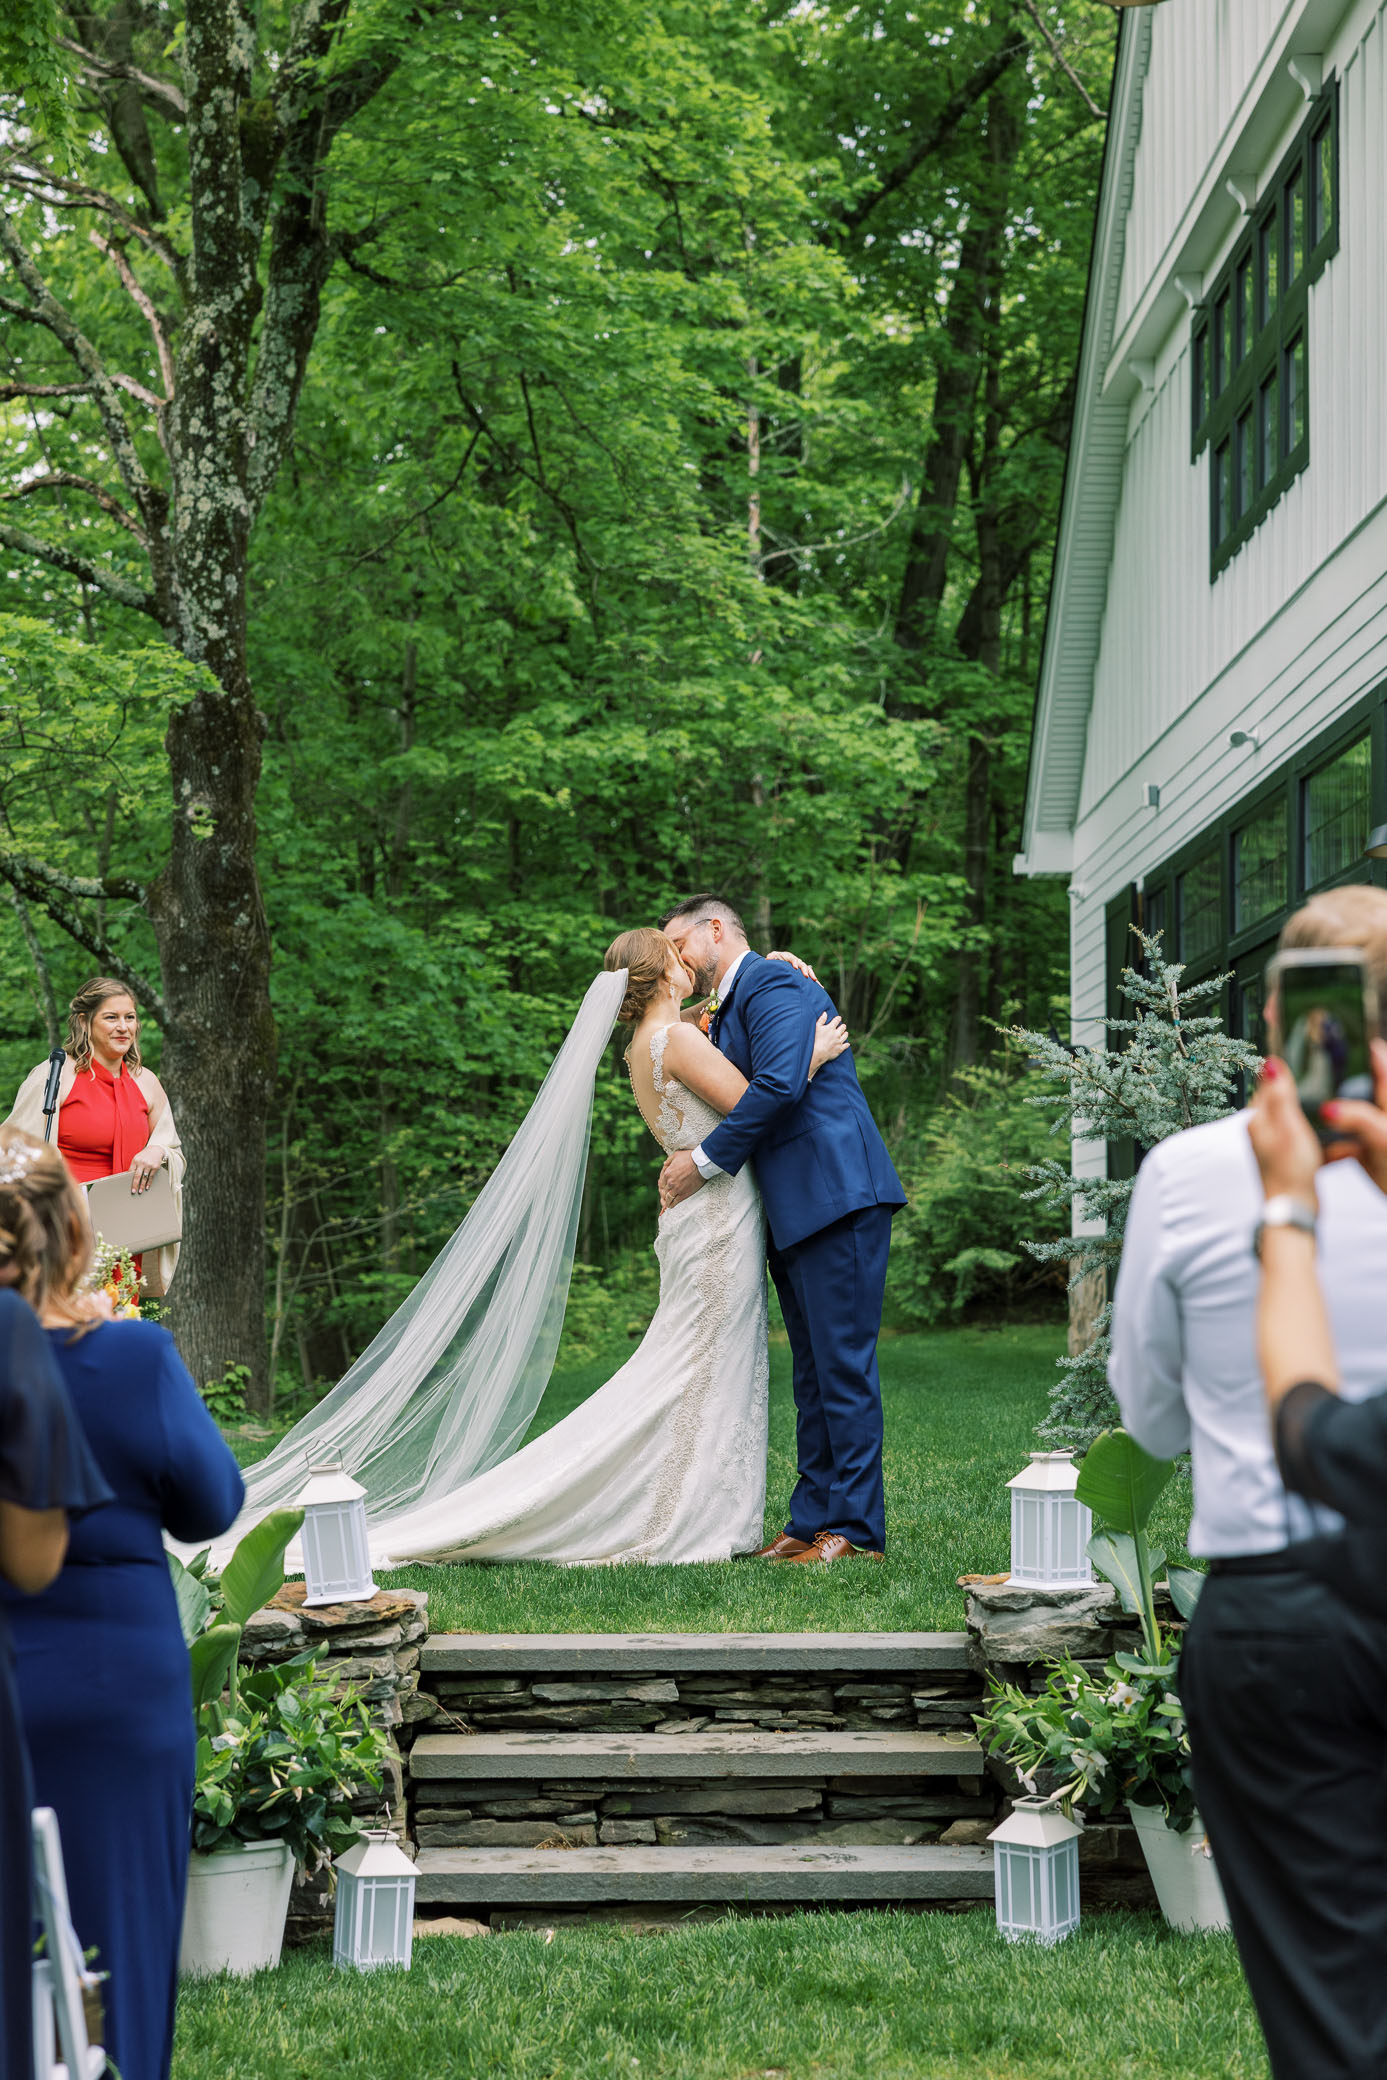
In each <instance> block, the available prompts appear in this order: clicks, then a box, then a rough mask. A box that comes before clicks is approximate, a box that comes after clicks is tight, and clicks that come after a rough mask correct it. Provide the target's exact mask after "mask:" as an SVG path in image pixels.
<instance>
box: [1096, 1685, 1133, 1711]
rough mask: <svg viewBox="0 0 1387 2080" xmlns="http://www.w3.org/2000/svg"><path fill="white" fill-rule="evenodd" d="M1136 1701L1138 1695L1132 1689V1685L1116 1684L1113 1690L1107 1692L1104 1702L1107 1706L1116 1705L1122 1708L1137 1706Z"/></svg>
mask: <svg viewBox="0 0 1387 2080" xmlns="http://www.w3.org/2000/svg"><path fill="white" fill-rule="evenodd" d="M1136 1701H1137V1693H1136V1691H1135V1690H1134V1689H1133V1688H1132V1686H1131V1684H1130V1683H1122V1682H1117V1683H1114V1684H1113V1686H1112V1688H1111V1690H1108V1691H1105V1692H1104V1695H1103V1702H1104V1703H1105V1704H1114V1705H1119V1706H1122V1705H1129V1704H1135V1703H1136Z"/></svg>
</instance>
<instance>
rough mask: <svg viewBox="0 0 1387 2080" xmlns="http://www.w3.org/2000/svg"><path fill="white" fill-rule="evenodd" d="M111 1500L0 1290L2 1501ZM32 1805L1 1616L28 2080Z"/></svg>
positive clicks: (5, 2023) (5, 1759) (9, 1914)
mask: <svg viewBox="0 0 1387 2080" xmlns="http://www.w3.org/2000/svg"><path fill="white" fill-rule="evenodd" d="M110 1498H111V1491H110V1489H109V1488H108V1487H107V1485H106V1483H105V1481H104V1480H103V1479H102V1478H101V1475H100V1473H99V1472H98V1470H97V1465H96V1461H95V1460H94V1459H93V1457H92V1455H91V1453H90V1451H89V1450H88V1449H87V1442H86V1439H85V1438H84V1437H83V1435H82V1428H81V1425H80V1423H78V1421H77V1419H76V1417H75V1416H74V1415H73V1412H72V1405H71V1403H70V1402H69V1400H68V1397H67V1392H66V1389H65V1388H64V1386H63V1383H62V1380H61V1378H60V1377H59V1374H58V1368H57V1366H56V1365H55V1364H54V1363H53V1358H52V1354H51V1353H50V1351H49V1348H48V1339H47V1338H46V1337H45V1335H44V1333H43V1331H42V1329H41V1328H40V1327H39V1321H38V1316H37V1315H36V1314H35V1313H34V1311H33V1309H32V1308H31V1307H28V1306H26V1304H25V1302H24V1301H23V1300H21V1299H20V1297H19V1295H18V1293H15V1292H12V1291H11V1290H10V1289H9V1288H8V1287H0V1502H13V1503H15V1504H17V1505H18V1507H19V1508H20V1509H33V1510H47V1509H64V1510H68V1511H71V1512H76V1511H79V1510H89V1509H95V1508H97V1507H99V1505H100V1504H101V1503H103V1502H108V1501H109V1500H110ZM16 1593H17V1592H16ZM33 1804H34V1797H33V1782H32V1778H31V1775H30V1769H29V1755H28V1750H27V1748H26V1747H25V1743H24V1734H23V1729H22V1727H21V1725H20V1718H19V1703H18V1699H17V1698H16V1696H15V1686H14V1669H13V1653H12V1649H11V1645H10V1633H9V1627H8V1625H7V1624H6V1622H5V1613H4V1610H3V1609H0V2073H3V2074H5V2075H6V2076H8V2075H10V2074H12V2073H13V2074H17V2075H20V2076H21V2080H29V2075H30V2074H31V2073H32V2071H33V2065H34V2054H33V2045H32V2042H31V2034H30V2025H31V2020H32V2014H33V2002H32V1998H31V1994H30V1986H29V1979H30V1973H29V1966H30V1960H31V1958H32V1955H33V1935H34V1928H33V1912H32V1900H33V1890H34V1884H33V1856H32V1843H31V1836H30V1828H29V1810H30V1807H31V1806H32V1805H33Z"/></svg>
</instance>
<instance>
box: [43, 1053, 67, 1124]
mask: <svg viewBox="0 0 1387 2080" xmlns="http://www.w3.org/2000/svg"><path fill="white" fill-rule="evenodd" d="M66 1060H67V1054H66V1052H65V1050H64V1049H63V1048H61V1047H55V1048H54V1049H53V1052H52V1054H50V1055H49V1057H48V1081H47V1083H46V1084H45V1085H44V1087H43V1115H44V1117H43V1138H44V1140H45V1141H51V1140H52V1139H53V1115H54V1113H55V1112H56V1111H57V1109H58V1087H59V1085H60V1084H61V1083H62V1080H63V1064H64V1063H65V1062H66Z"/></svg>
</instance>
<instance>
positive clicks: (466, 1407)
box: [212, 968, 627, 1566]
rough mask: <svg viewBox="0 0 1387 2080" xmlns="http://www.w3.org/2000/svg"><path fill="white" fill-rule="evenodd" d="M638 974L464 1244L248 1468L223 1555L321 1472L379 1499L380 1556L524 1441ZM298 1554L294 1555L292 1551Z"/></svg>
mask: <svg viewBox="0 0 1387 2080" xmlns="http://www.w3.org/2000/svg"><path fill="white" fill-rule="evenodd" d="M626 978H627V971H626V969H624V968H619V969H617V970H615V971H614V972H612V973H610V974H601V975H599V976H597V978H596V979H595V980H594V982H593V983H592V985H591V986H590V988H589V990H588V992H587V995H586V996H585V997H584V998H583V1001H582V1004H581V1005H580V1007H579V1010H578V1015H577V1017H576V1018H575V1019H574V1021H573V1024H572V1025H571V1027H570V1028H569V1031H568V1037H567V1038H566V1040H565V1041H564V1043H563V1046H562V1047H561V1048H560V1049H559V1052H558V1053H557V1055H556V1056H555V1057H554V1060H553V1062H552V1063H551V1064H550V1068H549V1073H548V1075H547V1076H546V1077H545V1079H544V1082H543V1083H542V1084H541V1086H540V1090H539V1095H538V1096H537V1097H536V1099H535V1101H534V1104H533V1105H532V1106H531V1107H530V1110H529V1112H528V1113H527V1114H526V1116H525V1120H524V1123H523V1124H522V1126H521V1127H520V1130H519V1132H518V1133H517V1134H516V1136H515V1139H514V1140H513V1141H512V1142H511V1144H510V1146H509V1148H508V1149H507V1150H506V1152H505V1154H504V1155H503V1156H502V1158H501V1160H500V1162H499V1163H498V1164H497V1166H496V1168H495V1170H494V1171H493V1172H492V1174H491V1176H490V1177H489V1178H488V1179H487V1182H486V1184H485V1185H484V1186H483V1188H482V1190H481V1192H480V1193H479V1194H478V1196H477V1198H476V1200H475V1202H474V1203H473V1206H472V1208H471V1210H470V1212H469V1213H468V1214H467V1216H466V1218H465V1219H464V1221H463V1223H462V1225H461V1227H460V1228H458V1230H457V1231H456V1233H455V1234H454V1235H453V1237H452V1239H451V1240H450V1241H449V1242H448V1243H446V1244H445V1246H444V1248H443V1249H442V1250H441V1251H440V1252H439V1254H438V1256H436V1257H435V1258H434V1261H433V1263H432V1264H431V1265H430V1266H429V1268H428V1270H427V1271H426V1272H425V1273H424V1275H423V1277H422V1278H421V1279H420V1280H419V1283H418V1285H416V1286H415V1288H414V1290H413V1292H412V1293H411V1294H410V1296H409V1298H408V1299H407V1300H406V1301H404V1303H403V1304H402V1305H401V1306H400V1307H399V1308H397V1309H396V1311H395V1313H394V1314H393V1315H391V1317H390V1319H389V1321H388V1322H387V1323H386V1324H385V1327H384V1328H383V1329H382V1330H381V1331H380V1333H379V1334H378V1335H377V1336H376V1338H375V1339H374V1341H373V1342H372V1343H371V1344H370V1346H369V1347H368V1348H367V1349H366V1350H365V1351H363V1352H362V1354H361V1356H360V1357H359V1358H358V1359H357V1361H356V1363H355V1364H354V1365H353V1366H352V1368H351V1370H350V1371H349V1372H348V1373H347V1374H346V1375H345V1376H344V1377H343V1378H342V1379H341V1380H339V1381H338V1383H337V1385H336V1386H335V1387H334V1388H333V1389H332V1391H331V1392H330V1393H329V1394H327V1395H326V1396H325V1397H324V1399H323V1400H322V1401H320V1402H319V1403H318V1406H317V1407H316V1408H315V1409H313V1410H312V1411H311V1413H310V1414H308V1415H306V1416H305V1417H304V1418H303V1420H302V1421H301V1422H299V1423H296V1424H295V1425H294V1428H293V1429H292V1430H291V1431H289V1433H288V1435H287V1436H285V1437H284V1438H282V1439H281V1441H280V1442H279V1444H277V1445H276V1446H275V1449H274V1450H273V1451H272V1452H271V1453H270V1454H269V1455H268V1457H266V1458H264V1459H262V1460H261V1461H260V1463H259V1464H258V1465H257V1466H253V1467H251V1468H250V1469H249V1471H248V1472H247V1474H246V1500H245V1506H244V1508H243V1509H242V1511H241V1514H240V1516H239V1517H238V1518H237V1519H236V1522H235V1523H234V1524H233V1525H232V1527H231V1529H230V1531H228V1532H227V1533H226V1534H225V1535H224V1536H223V1537H222V1538H220V1539H218V1540H217V1541H216V1542H215V1544H214V1546H213V1549H212V1558H213V1564H214V1565H215V1566H220V1565H222V1564H223V1563H224V1561H225V1560H226V1558H227V1557H228V1556H229V1554H230V1552H231V1550H232V1548H233V1547H234V1545H235V1543H236V1541H237V1539H238V1538H240V1537H241V1536H242V1534H243V1533H244V1532H245V1531H247V1530H249V1528H250V1526H251V1525H252V1524H253V1523H256V1522H257V1521H258V1520H259V1519H260V1518H261V1517H263V1516H265V1515H266V1513H267V1512H268V1511H270V1510H272V1509H278V1508H281V1507H283V1506H285V1505H287V1504H290V1503H292V1502H293V1501H294V1499H295V1497H296V1496H297V1495H298V1494H299V1492H300V1491H301V1490H302V1488H303V1486H304V1483H305V1481H306V1480H307V1477H308V1468H309V1465H310V1464H311V1463H317V1462H318V1461H320V1460H323V1459H328V1460H331V1459H334V1458H335V1459H339V1460H340V1461H341V1464H342V1466H343V1467H344V1468H345V1469H346V1471H347V1472H348V1473H351V1474H353V1475H354V1476H355V1477H356V1479H357V1480H359V1481H360V1482H361V1483H362V1485H363V1487H364V1488H365V1489H366V1502H367V1514H368V1517H369V1520H370V1524H371V1549H372V1553H373V1554H377V1553H384V1552H385V1551H386V1550H388V1547H389V1538H388V1536H387V1535H386V1526H387V1524H388V1522H389V1520H390V1519H392V1518H395V1517H398V1516H399V1515H401V1514H402V1513H403V1512H404V1511H406V1510H411V1511H412V1510H416V1509H418V1508H419V1506H420V1505H421V1504H427V1503H429V1502H430V1501H432V1500H434V1499H435V1498H441V1497H443V1496H444V1495H447V1494H449V1493H450V1492H451V1491H452V1490H454V1489H456V1488H459V1487H461V1485H462V1484H463V1482H464V1481H468V1480H470V1479H471V1478H472V1477H473V1475H474V1474H478V1473H484V1472H485V1471H486V1470H487V1468H488V1467H490V1466H495V1465H496V1464H497V1463H498V1462H499V1461H500V1460H502V1459H504V1458H506V1457H507V1456H508V1455H509V1454H510V1453H511V1452H513V1451H514V1450H515V1449H516V1448H517V1446H518V1445H519V1443H520V1441H521V1439H522V1438H523V1437H524V1435H525V1432H526V1430H527V1428H528V1427H529V1423H530V1419H531V1417H532V1416H533V1415H534V1412H535V1409H536V1408H537V1407H538V1405H539V1399H540V1396H541V1395H542V1394H543V1392H544V1389H545V1387H546V1385H547V1384H548V1380H549V1375H550V1372H551V1371H552V1370H553V1365H554V1354H555V1352H556V1350H557V1348H558V1342H559V1331H560V1330H561V1328H562V1327H563V1317H564V1309H565V1307H566V1305H567V1302H568V1286H569V1280H570V1278H571V1277H572V1273H573V1250H574V1242H575V1239H576V1236H577V1230H578V1213H579V1208H580V1206H581V1204H582V1197H583V1178H584V1173H585V1171H586V1169H587V1155H588V1139H589V1136H590V1134H591V1131H592V1098H593V1081H594V1078H595V1076H596V1073H597V1065H598V1063H599V1062H600V1061H601V1059H602V1055H603V1053H604V1051H605V1049H606V1046H607V1042H608V1040H609V1039H610V1038H611V1032H612V1026H613V1025H614V1023H615V1021H616V1016H617V1013H618V1011H619V1010H620V1008H621V1000H622V998H623V996H624V995H625V993H626ZM291 1558H292V1555H291Z"/></svg>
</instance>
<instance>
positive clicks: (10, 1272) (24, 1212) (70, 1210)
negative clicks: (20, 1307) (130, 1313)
mask: <svg viewBox="0 0 1387 2080" xmlns="http://www.w3.org/2000/svg"><path fill="white" fill-rule="evenodd" d="M89 1258H90V1241H89V1237H88V1233H87V1224H86V1221H85V1220H84V1219H83V1217H82V1207H81V1202H80V1200H79V1199H78V1197H77V1187H76V1186H75V1185H74V1184H73V1182H72V1179H71V1177H70V1176H69V1175H68V1168H67V1164H66V1163H65V1162H64V1161H63V1159H62V1157H61V1156H60V1155H59V1154H58V1151H57V1149H56V1148H53V1147H51V1146H50V1145H49V1144H48V1143H47V1142H43V1141H36V1140H35V1139H34V1137H33V1135H32V1134H25V1133H23V1132H22V1131H21V1130H20V1128H18V1127H0V1286H14V1287H15V1288H16V1290H17V1291H18V1292H20V1293H22V1294H23V1296H24V1298H25V1299H26V1300H28V1301H29V1302H30V1303H31V1305H33V1306H34V1307H37V1306H38V1305H39V1304H40V1303H41V1302H42V1301H43V1299H44V1298H45V1297H46V1296H47V1295H48V1294H49V1293H50V1292H56V1293H59V1294H64V1293H66V1292H68V1291H69V1290H70V1289H71V1288H72V1287H73V1286H75V1285H76V1283H77V1281H78V1279H79V1278H80V1277H81V1276H82V1273H83V1272H84V1271H85V1270H86V1268H87V1263H88V1261H89Z"/></svg>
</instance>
